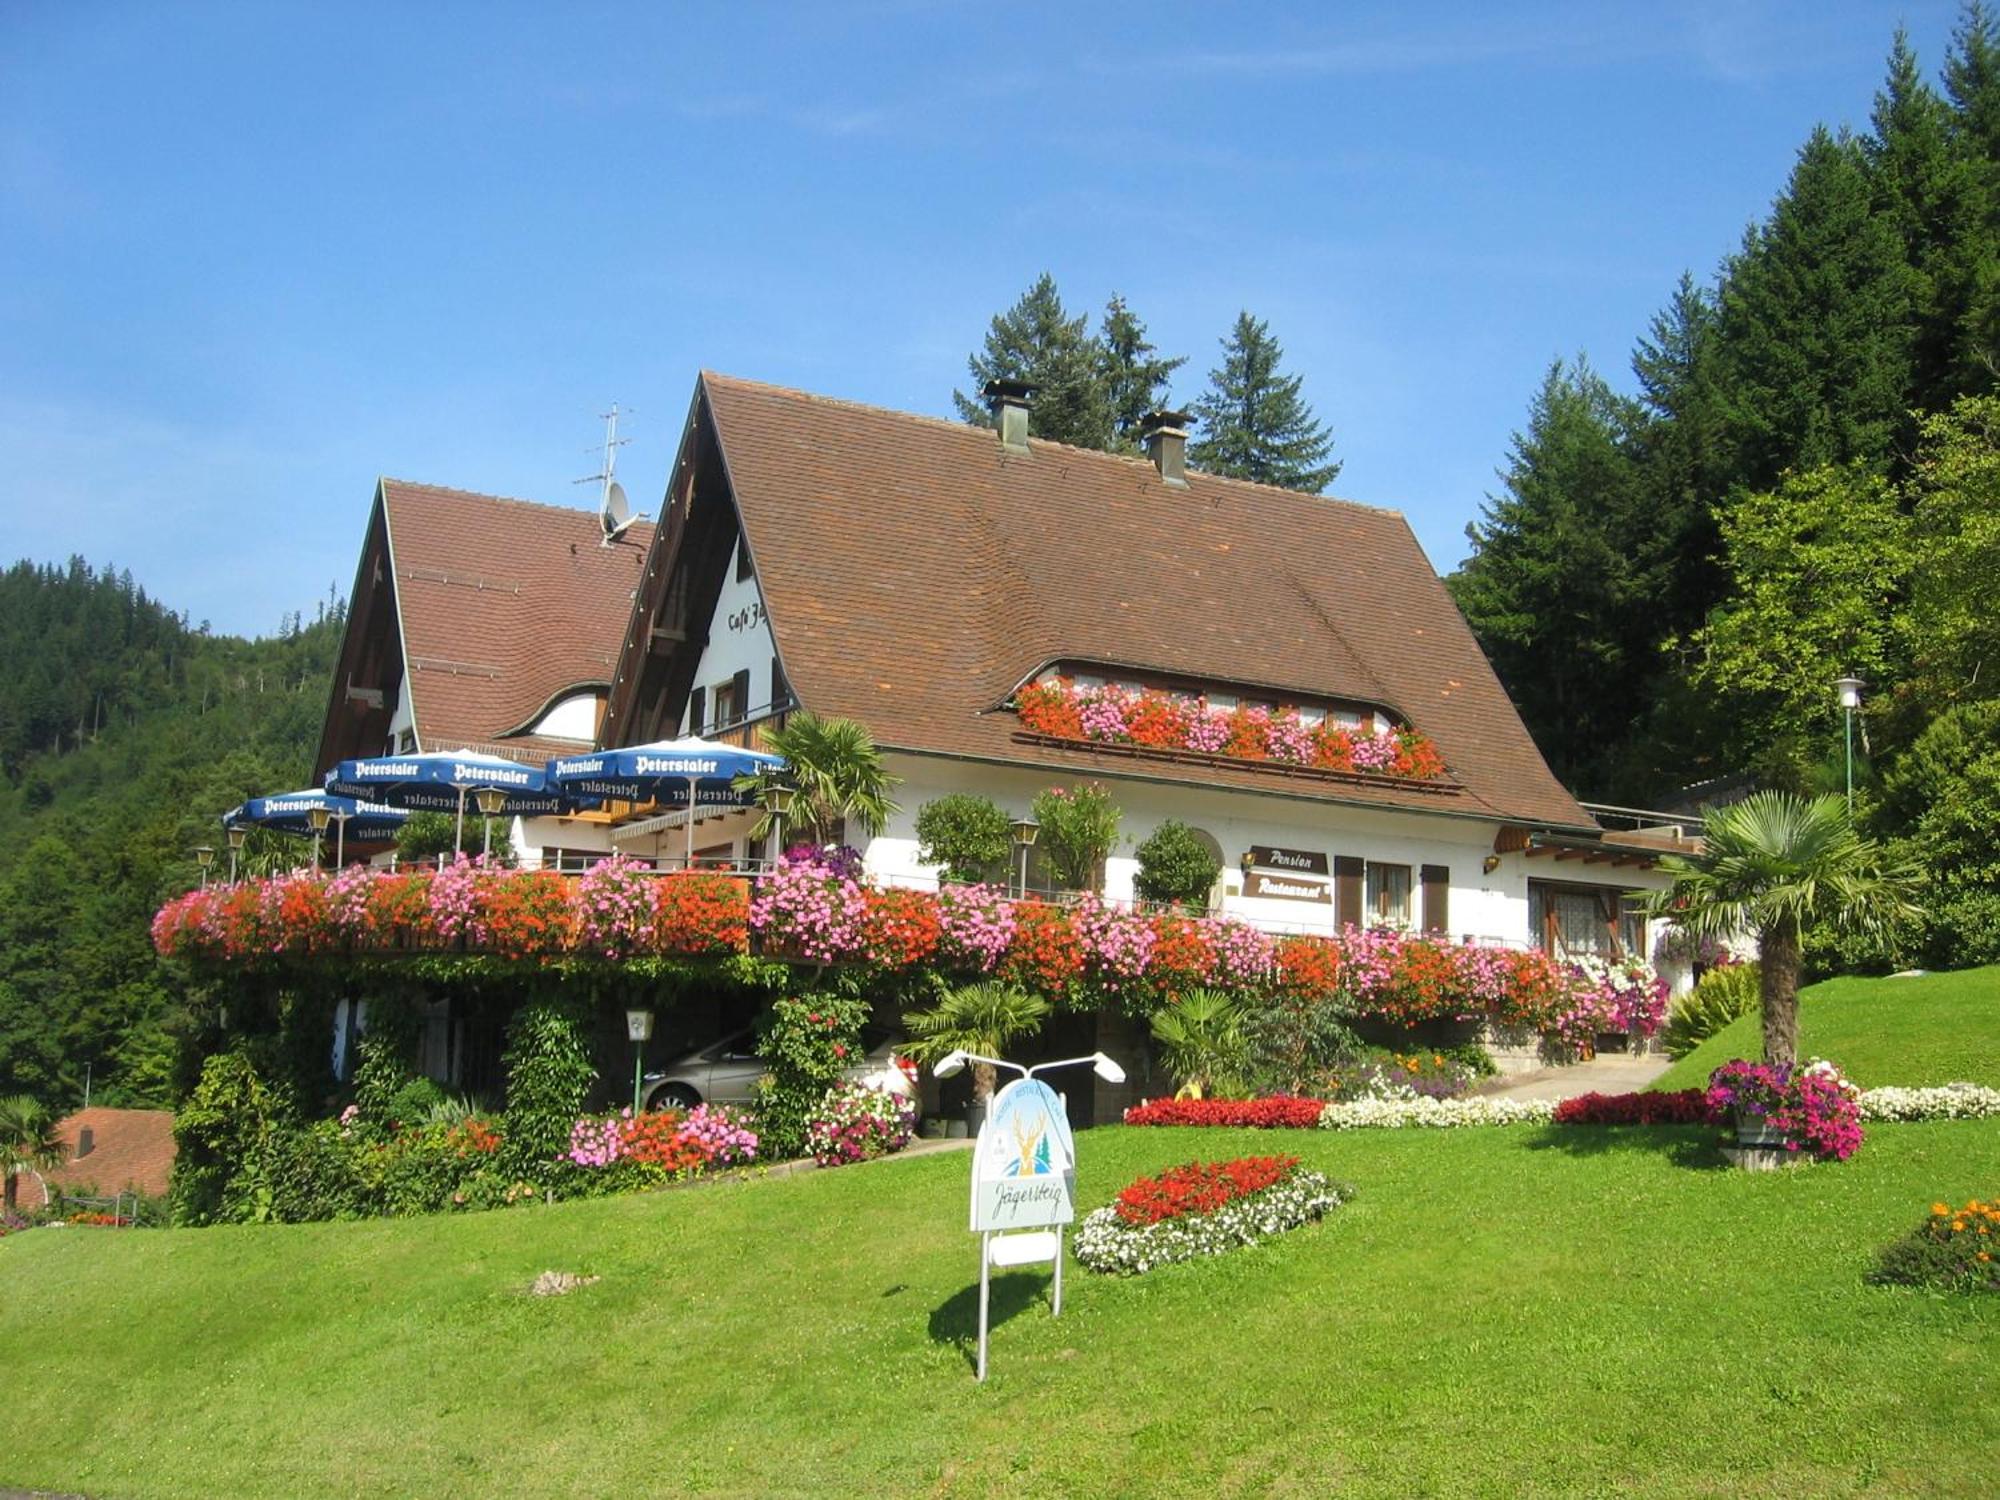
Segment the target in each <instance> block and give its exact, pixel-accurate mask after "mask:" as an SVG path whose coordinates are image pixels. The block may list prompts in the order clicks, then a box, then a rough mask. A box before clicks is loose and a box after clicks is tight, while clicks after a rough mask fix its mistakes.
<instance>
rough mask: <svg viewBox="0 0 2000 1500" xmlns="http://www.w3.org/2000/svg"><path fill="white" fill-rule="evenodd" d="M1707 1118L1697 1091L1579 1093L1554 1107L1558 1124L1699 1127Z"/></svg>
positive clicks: (1704, 1107) (1700, 1095)
mask: <svg viewBox="0 0 2000 1500" xmlns="http://www.w3.org/2000/svg"><path fill="white" fill-rule="evenodd" d="M1707 1118H1708V1104H1707V1102H1706V1095H1705V1094H1704V1093H1703V1092H1702V1090H1700V1089H1681V1090H1680V1091H1679V1092H1677V1093H1671V1094H1579V1095H1578V1096H1577V1097H1576V1098H1574V1099H1565V1100H1563V1102H1562V1103H1560V1104H1558V1105H1557V1106H1556V1114H1555V1122H1556V1124H1558V1125H1700V1124H1702V1123H1703V1122H1704V1121H1705V1120H1707Z"/></svg>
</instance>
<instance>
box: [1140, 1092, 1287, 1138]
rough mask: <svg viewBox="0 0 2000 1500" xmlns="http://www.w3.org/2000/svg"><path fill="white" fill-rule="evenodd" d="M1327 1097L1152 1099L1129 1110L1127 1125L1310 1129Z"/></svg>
mask: <svg viewBox="0 0 2000 1500" xmlns="http://www.w3.org/2000/svg"><path fill="white" fill-rule="evenodd" d="M1325 1108H1326V1101H1325V1100H1323V1099H1298V1098H1293V1097H1290V1096H1288V1095H1284V1094H1278V1095H1274V1096H1273V1097H1271V1098H1269V1099H1148V1100H1147V1101H1146V1102H1145V1103H1143V1104H1135V1105H1133V1106H1132V1107H1131V1108H1130V1109H1128V1110H1126V1111H1125V1123H1126V1124H1127V1125H1225V1126H1229V1127H1231V1128H1233V1129H1239V1130H1241V1129H1249V1130H1306V1129H1310V1128H1311V1127H1312V1126H1314V1125H1317V1124H1319V1117H1320V1113H1321V1111H1323V1110H1324V1109H1325Z"/></svg>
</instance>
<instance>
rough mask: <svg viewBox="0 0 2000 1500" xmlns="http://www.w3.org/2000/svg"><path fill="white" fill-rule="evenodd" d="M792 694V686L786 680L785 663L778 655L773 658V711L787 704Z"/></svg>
mask: <svg viewBox="0 0 2000 1500" xmlns="http://www.w3.org/2000/svg"><path fill="white" fill-rule="evenodd" d="M791 696H792V690H791V687H790V686H789V685H788V684H787V683H786V681H785V664H784V663H783V662H781V661H779V660H778V658H777V657H775V656H774V657H772V658H771V708H772V711H773V712H776V711H777V710H779V709H782V708H784V707H785V706H786V704H787V701H788V700H789V699H790V698H791Z"/></svg>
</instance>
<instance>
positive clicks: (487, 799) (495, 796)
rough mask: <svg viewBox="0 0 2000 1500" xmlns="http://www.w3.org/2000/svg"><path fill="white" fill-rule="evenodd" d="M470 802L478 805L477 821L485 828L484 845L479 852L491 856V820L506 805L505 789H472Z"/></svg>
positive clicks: (495, 787)
mask: <svg viewBox="0 0 2000 1500" xmlns="http://www.w3.org/2000/svg"><path fill="white" fill-rule="evenodd" d="M472 800H473V801H474V802H477V803H478V804H479V819H480V822H481V823H483V824H484V825H485V828H486V843H485V846H484V848H483V849H482V850H481V851H480V852H481V853H482V854H485V855H491V854H492V853H493V820H494V818H496V817H498V816H499V813H500V809H501V808H503V807H505V806H506V805H507V792H506V789H505V788H503V787H497V786H482V787H474V788H473V791H472Z"/></svg>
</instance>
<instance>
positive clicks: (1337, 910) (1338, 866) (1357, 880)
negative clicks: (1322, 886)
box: [1333, 854, 1368, 927]
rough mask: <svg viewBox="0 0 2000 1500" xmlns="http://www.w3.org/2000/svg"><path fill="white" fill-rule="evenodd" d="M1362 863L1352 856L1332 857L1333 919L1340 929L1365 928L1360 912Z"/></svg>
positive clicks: (1363, 866) (1365, 924)
mask: <svg viewBox="0 0 2000 1500" xmlns="http://www.w3.org/2000/svg"><path fill="white" fill-rule="evenodd" d="M1365 868H1366V865H1365V864H1364V862H1363V861H1362V860H1361V859H1359V858H1357V857H1356V856H1355V855H1352V854H1336V855H1334V857H1333V919H1334V921H1336V922H1337V923H1339V924H1340V925H1341V926H1342V927H1350V926H1352V927H1366V926H1367V925H1368V923H1367V920H1366V918H1365V916H1364V915H1363V913H1362V910H1361V874H1362V871H1363V870H1364V869H1365Z"/></svg>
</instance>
